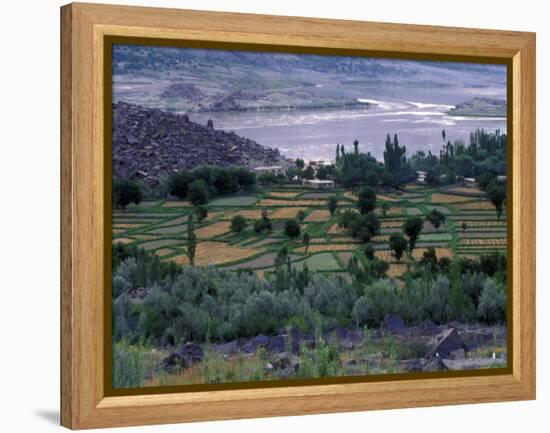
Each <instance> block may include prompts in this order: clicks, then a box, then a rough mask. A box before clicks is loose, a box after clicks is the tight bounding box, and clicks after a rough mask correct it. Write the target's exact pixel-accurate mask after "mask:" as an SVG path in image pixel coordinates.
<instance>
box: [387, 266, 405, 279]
mask: <svg viewBox="0 0 550 433" xmlns="http://www.w3.org/2000/svg"><path fill="white" fill-rule="evenodd" d="M406 270H407V265H405V264H404V263H391V264H390V267H389V268H388V271H387V272H386V275H387V276H388V277H390V278H399V277H401V276H402V275H403V274H404V273H405V271H406Z"/></svg>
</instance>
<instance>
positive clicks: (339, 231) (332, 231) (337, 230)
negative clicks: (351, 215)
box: [327, 224, 346, 235]
mask: <svg viewBox="0 0 550 433" xmlns="http://www.w3.org/2000/svg"><path fill="white" fill-rule="evenodd" d="M327 233H328V234H329V235H345V234H346V229H345V228H343V227H340V226H339V225H338V224H333V225H331V226H330V228H329V229H328V232H327Z"/></svg>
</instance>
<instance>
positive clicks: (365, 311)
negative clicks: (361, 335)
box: [351, 296, 369, 327]
mask: <svg viewBox="0 0 550 433" xmlns="http://www.w3.org/2000/svg"><path fill="white" fill-rule="evenodd" d="M351 317H352V318H353V320H354V322H355V326H357V327H359V326H362V325H364V324H365V323H366V322H367V320H368V318H369V303H368V299H367V297H366V296H361V297H360V298H358V299H357V301H355V305H354V306H353V311H352V312H351Z"/></svg>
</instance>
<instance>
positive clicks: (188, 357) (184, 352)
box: [178, 343, 204, 364]
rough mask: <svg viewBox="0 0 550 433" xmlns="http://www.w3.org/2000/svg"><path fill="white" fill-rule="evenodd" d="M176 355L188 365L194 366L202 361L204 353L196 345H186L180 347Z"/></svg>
mask: <svg viewBox="0 0 550 433" xmlns="http://www.w3.org/2000/svg"><path fill="white" fill-rule="evenodd" d="M178 355H179V356H180V357H181V358H182V359H183V360H185V361H186V362H187V363H188V364H195V363H197V362H201V361H202V358H203V357H204V351H203V350H202V347H200V346H199V345H198V344H195V343H187V344H184V345H183V346H181V348H180V350H179V351H178Z"/></svg>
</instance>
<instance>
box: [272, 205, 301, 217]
mask: <svg viewBox="0 0 550 433" xmlns="http://www.w3.org/2000/svg"><path fill="white" fill-rule="evenodd" d="M301 210H303V211H306V210H307V207H283V208H280V209H276V210H274V211H273V213H271V214H270V215H269V218H273V219H288V218H296V214H297V213H298V212H299V211H301Z"/></svg>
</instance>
